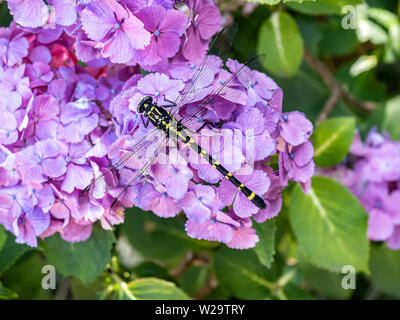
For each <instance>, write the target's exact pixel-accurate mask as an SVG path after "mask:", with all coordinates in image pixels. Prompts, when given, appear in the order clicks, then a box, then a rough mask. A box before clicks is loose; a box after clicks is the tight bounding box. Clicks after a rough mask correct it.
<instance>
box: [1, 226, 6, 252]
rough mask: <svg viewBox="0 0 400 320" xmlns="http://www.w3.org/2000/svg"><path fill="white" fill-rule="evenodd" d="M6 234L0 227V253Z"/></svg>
mask: <svg viewBox="0 0 400 320" xmlns="http://www.w3.org/2000/svg"><path fill="white" fill-rule="evenodd" d="M6 240H7V233H6V230H5V229H4V227H3V226H1V225H0V252H1V248H3V245H4V244H5V243H6Z"/></svg>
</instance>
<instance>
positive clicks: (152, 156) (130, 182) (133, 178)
mask: <svg viewBox="0 0 400 320" xmlns="http://www.w3.org/2000/svg"><path fill="white" fill-rule="evenodd" d="M167 143H168V139H167V138H166V137H165V136H164V138H162V139H161V141H159V143H156V144H154V146H152V150H151V152H150V153H148V157H146V160H144V161H143V165H142V166H141V168H140V169H137V170H135V171H132V170H131V169H130V168H127V169H126V170H128V172H126V174H125V173H124V172H123V171H124V170H125V169H122V172H120V176H121V177H124V176H125V180H127V181H125V182H123V186H122V190H120V191H119V193H118V194H117V196H116V197H115V198H114V201H113V202H112V203H111V208H112V207H113V206H114V205H115V203H116V202H117V201H119V202H120V203H122V204H126V203H127V201H126V198H127V197H129V196H130V195H131V191H132V190H133V189H134V188H135V186H136V185H137V184H138V183H140V182H142V178H143V177H145V176H147V175H148V172H149V170H150V168H151V166H152V164H154V163H156V162H157V159H158V158H159V155H160V154H161V152H163V150H164V147H165V146H166V145H167ZM130 202H132V201H130Z"/></svg>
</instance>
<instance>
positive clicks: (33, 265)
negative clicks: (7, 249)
mask: <svg viewBox="0 0 400 320" xmlns="http://www.w3.org/2000/svg"><path fill="white" fill-rule="evenodd" d="M46 264H47V263H46V261H45V260H44V259H43V256H42V255H41V253H40V252H38V251H36V252H28V253H27V254H26V255H24V257H23V258H21V259H20V260H19V261H18V263H16V264H15V265H14V266H13V267H12V268H10V269H8V270H7V271H6V272H5V273H4V274H3V276H2V278H3V284H4V286H5V287H7V288H8V289H10V290H12V291H14V292H16V293H17V294H18V298H19V299H22V300H36V299H50V298H51V290H45V289H43V288H42V280H43V277H44V276H45V274H44V273H42V271H43V267H44V266H45V265H46Z"/></svg>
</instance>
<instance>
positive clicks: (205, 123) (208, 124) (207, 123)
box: [196, 121, 213, 133]
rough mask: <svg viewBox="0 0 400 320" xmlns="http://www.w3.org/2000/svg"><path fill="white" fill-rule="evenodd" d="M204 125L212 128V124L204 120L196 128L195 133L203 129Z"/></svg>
mask: <svg viewBox="0 0 400 320" xmlns="http://www.w3.org/2000/svg"><path fill="white" fill-rule="evenodd" d="M206 126H207V128H209V129H212V128H213V126H212V125H211V122H208V121H205V122H204V123H203V124H202V126H201V127H200V128H199V129H197V130H196V133H199V132H200V131H201V130H203V129H204V127H206Z"/></svg>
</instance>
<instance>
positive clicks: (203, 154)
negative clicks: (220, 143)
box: [182, 134, 267, 209]
mask: <svg viewBox="0 0 400 320" xmlns="http://www.w3.org/2000/svg"><path fill="white" fill-rule="evenodd" d="M182 135H183V134H182ZM185 136H186V138H185V141H184V142H185V143H186V144H187V145H188V146H189V147H190V148H192V149H193V150H195V151H196V152H197V153H198V154H199V155H200V156H201V157H202V158H204V159H205V160H207V161H208V162H209V163H210V164H211V165H212V166H213V167H214V168H215V169H217V170H218V171H219V172H220V173H221V174H222V175H223V176H224V177H225V178H226V179H228V180H229V181H230V182H231V183H232V184H233V185H234V186H235V187H236V188H238V190H239V191H240V192H242V193H243V194H244V195H245V196H246V197H247V198H248V199H249V200H250V201H251V202H253V203H254V204H255V205H256V206H257V207H258V208H260V209H265V208H266V207H267V206H266V204H265V202H264V200H263V199H262V198H261V197H259V196H258V195H256V194H255V193H254V192H253V191H251V190H250V189H249V188H247V187H246V186H245V185H244V184H243V183H241V182H240V181H239V180H238V179H237V178H236V177H235V176H234V175H233V174H232V173H230V172H229V171H228V170H227V169H226V168H225V167H224V166H222V165H221V164H220V163H219V162H218V161H216V160H215V159H214V158H213V157H212V156H211V155H210V154H209V153H207V151H205V150H204V149H203V148H202V147H201V146H200V145H198V144H197V143H196V142H195V141H194V140H193V139H192V138H190V136H189V135H188V134H186V135H185Z"/></svg>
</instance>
